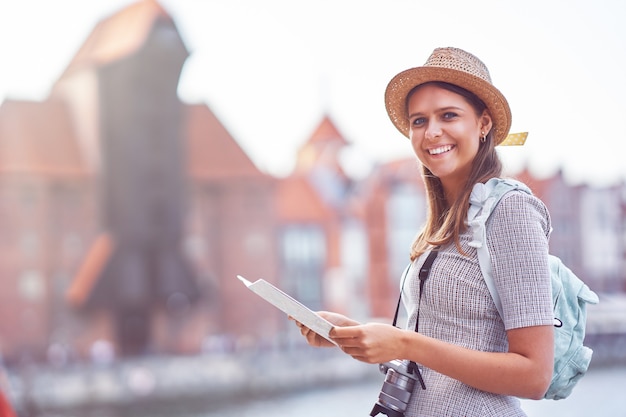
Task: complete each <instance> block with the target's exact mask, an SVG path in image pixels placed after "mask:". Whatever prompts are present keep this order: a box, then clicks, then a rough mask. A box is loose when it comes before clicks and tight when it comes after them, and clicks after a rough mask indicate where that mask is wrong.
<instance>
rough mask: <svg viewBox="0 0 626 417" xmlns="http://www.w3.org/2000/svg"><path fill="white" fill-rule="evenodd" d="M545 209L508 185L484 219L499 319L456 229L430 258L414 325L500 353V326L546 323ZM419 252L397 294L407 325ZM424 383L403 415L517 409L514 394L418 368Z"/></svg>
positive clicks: (415, 296) (503, 346)
mask: <svg viewBox="0 0 626 417" xmlns="http://www.w3.org/2000/svg"><path fill="white" fill-rule="evenodd" d="M549 234H550V216H549V214H548V211H547V209H546V207H545V206H544V204H543V203H542V202H541V201H540V200H539V199H537V198H536V197H533V196H530V195H527V194H526V193H522V192H511V193H509V194H507V195H505V196H504V197H503V199H502V200H501V202H500V204H499V205H498V207H496V209H495V210H494V212H493V214H492V216H491V217H490V219H489V220H488V222H487V242H488V245H489V251H490V253H491V259H492V267H493V273H494V280H495V284H496V287H497V290H498V293H499V294H500V298H501V299H502V306H503V309H504V312H503V315H504V320H502V319H501V318H500V316H499V314H498V311H497V309H496V306H495V304H494V302H493V299H492V298H491V295H490V294H489V290H488V289H487V286H486V284H485V282H484V280H483V277H482V274H481V272H480V267H479V265H478V259H477V257H476V249H474V248H472V247H470V246H469V245H468V243H469V242H470V240H471V233H470V232H469V231H467V232H466V233H464V234H463V235H462V236H461V247H462V248H463V250H464V251H465V252H466V253H467V254H469V255H470V256H469V257H466V256H463V255H461V254H459V252H458V251H457V250H456V248H455V246H454V244H452V245H449V246H447V247H444V248H442V249H441V251H440V253H439V256H438V257H437V259H435V263H434V264H433V267H432V270H431V272H430V276H429V278H428V280H427V281H426V284H425V286H424V294H423V296H422V299H421V307H420V312H419V314H420V318H419V323H420V324H419V327H420V328H419V332H420V333H423V334H424V335H427V336H430V337H433V338H437V339H440V340H443V341H445V342H448V343H453V344H456V345H461V346H464V347H467V348H470V349H476V350H480V351H491V352H506V351H507V348H508V342H507V338H506V330H507V329H515V328H520V327H527V326H538V325H550V324H552V320H553V317H552V297H551V293H550V291H551V289H550V276H549V272H548V259H547V254H548V238H549ZM424 259H425V257H424V256H422V257H421V258H420V259H417V260H416V261H415V262H414V264H413V266H412V268H411V270H410V271H409V275H408V277H407V280H406V283H405V285H404V289H403V294H402V297H403V299H404V302H405V307H406V308H407V311H408V312H409V313H410V314H409V320H408V323H407V327H408V328H411V329H414V328H415V320H416V314H417V304H418V302H419V301H418V300H419V279H418V277H417V273H418V271H419V266H421V263H423V261H424ZM422 371H423V376H424V381H425V383H426V390H422V389H421V387H419V384H416V386H417V388H416V389H415V392H414V394H413V395H412V397H411V402H410V404H409V406H408V409H407V412H406V417H414V416H420V417H421V416H434V417H443V416H454V417H459V416H481V417H484V416H498V417H505V416H524V415H525V414H524V412H523V411H522V410H521V408H520V402H519V400H518V399H517V398H515V397H510V396H505V395H496V394H492V393H489V392H485V391H480V390H478V389H475V388H472V387H470V386H468V385H465V384H463V383H461V382H459V381H457V380H455V379H452V378H449V377H447V376H444V375H442V374H439V373H437V372H435V371H433V370H431V369H428V368H424V367H422Z"/></svg>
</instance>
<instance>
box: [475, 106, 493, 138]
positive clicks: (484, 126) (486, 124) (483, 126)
mask: <svg viewBox="0 0 626 417" xmlns="http://www.w3.org/2000/svg"><path fill="white" fill-rule="evenodd" d="M478 126H479V127H480V131H481V132H485V135H487V134H488V133H489V132H491V128H492V127H493V120H492V119H491V115H490V114H489V112H488V111H487V110H485V111H483V114H482V115H481V116H480V118H479V119H478Z"/></svg>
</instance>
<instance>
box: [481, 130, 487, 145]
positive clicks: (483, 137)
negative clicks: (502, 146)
mask: <svg viewBox="0 0 626 417" xmlns="http://www.w3.org/2000/svg"><path fill="white" fill-rule="evenodd" d="M480 134H481V137H480V141H481V142H482V143H485V142H487V135H485V132H480Z"/></svg>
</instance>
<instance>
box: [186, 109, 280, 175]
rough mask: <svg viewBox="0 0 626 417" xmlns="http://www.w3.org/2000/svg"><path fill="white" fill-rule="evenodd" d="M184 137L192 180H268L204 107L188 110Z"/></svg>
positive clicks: (213, 115)
mask: <svg viewBox="0 0 626 417" xmlns="http://www.w3.org/2000/svg"><path fill="white" fill-rule="evenodd" d="M184 112H185V116H184V120H183V124H182V125H183V128H184V129H185V132H184V133H183V137H185V139H186V146H187V160H188V165H187V166H188V168H187V169H188V172H189V174H190V176H191V178H192V179H196V180H217V179H237V178H243V179H249V178H261V177H264V178H269V177H268V176H267V175H266V174H264V173H262V172H261V171H260V170H259V169H258V168H257V167H256V165H255V164H254V163H253V162H252V160H251V159H250V158H249V157H248V155H247V154H246V153H245V152H244V150H243V149H242V148H241V147H240V146H239V144H238V143H237V141H235V139H234V138H233V137H232V136H231V135H230V133H229V132H228V131H227V130H226V128H225V127H224V125H222V123H221V122H220V121H219V120H218V119H217V117H216V116H215V114H213V112H212V111H211V110H210V109H209V108H208V107H207V106H206V105H204V104H196V105H189V106H185V110H184Z"/></svg>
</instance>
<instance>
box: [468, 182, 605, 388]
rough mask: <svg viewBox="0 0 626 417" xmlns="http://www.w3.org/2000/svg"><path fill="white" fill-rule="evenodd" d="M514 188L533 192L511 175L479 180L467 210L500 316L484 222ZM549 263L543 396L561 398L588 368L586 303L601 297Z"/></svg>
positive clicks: (552, 261)
mask: <svg viewBox="0 0 626 417" xmlns="http://www.w3.org/2000/svg"><path fill="white" fill-rule="evenodd" d="M513 190H519V191H522V192H526V193H528V194H532V192H531V191H530V189H529V188H528V187H527V186H526V185H525V184H523V183H521V182H519V181H515V180H512V179H501V178H492V179H491V180H489V181H487V183H485V184H478V185H476V186H475V187H474V190H473V191H472V196H471V197H470V203H471V205H470V209H469V211H468V223H469V226H470V228H471V231H472V235H473V236H472V237H473V239H472V242H470V246H472V247H475V248H476V250H477V253H478V263H479V264H480V269H481V271H482V273H483V276H484V278H485V283H486V284H487V287H488V288H489V292H490V293H491V296H492V297H493V300H494V303H495V305H496V307H497V309H498V312H499V313H500V317H502V303H501V301H500V297H499V295H498V292H497V291H496V288H495V284H494V282H493V273H492V270H491V260H490V255H489V249H488V248H487V244H486V242H487V234H486V226H485V224H486V222H487V219H488V218H489V216H490V215H491V213H492V211H493V209H494V208H495V207H496V206H497V204H498V202H499V201H500V199H501V198H502V196H504V195H505V194H506V193H508V192H511V191H513ZM549 265H550V276H551V282H552V300H553V307H554V372H553V374H552V382H551V383H550V387H549V388H548V391H547V392H546V394H545V396H544V398H547V399H552V400H560V399H563V398H566V397H567V396H568V395H570V393H571V392H572V389H573V388H574V386H575V385H576V384H577V383H578V381H579V380H580V378H582V377H583V376H584V375H585V373H586V372H587V369H588V368H589V364H590V362H591V356H592V354H593V351H592V350H591V349H590V348H588V347H587V346H584V345H583V342H584V338H585V323H586V321H587V303H590V304H597V303H598V301H599V299H598V296H597V295H596V294H595V293H594V292H593V291H591V290H590V289H589V287H588V286H587V285H586V284H585V283H584V282H582V281H581V280H580V278H578V277H577V276H576V275H575V274H574V273H573V272H572V271H571V270H570V269H569V268H567V267H566V266H565V265H564V264H563V262H562V261H561V260H560V259H559V258H557V257H556V256H554V255H549Z"/></svg>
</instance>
